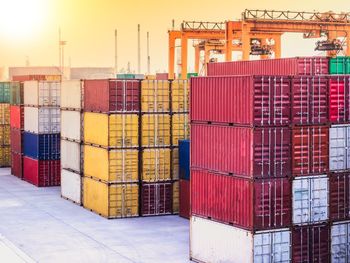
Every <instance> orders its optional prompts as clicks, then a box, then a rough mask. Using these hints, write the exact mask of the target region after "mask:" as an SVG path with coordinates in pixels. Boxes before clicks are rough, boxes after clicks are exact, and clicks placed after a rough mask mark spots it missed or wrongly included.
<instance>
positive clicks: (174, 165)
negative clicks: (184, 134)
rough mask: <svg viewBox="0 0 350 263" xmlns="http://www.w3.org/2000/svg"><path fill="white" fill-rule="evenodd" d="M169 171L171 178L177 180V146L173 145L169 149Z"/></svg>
mask: <svg viewBox="0 0 350 263" xmlns="http://www.w3.org/2000/svg"><path fill="white" fill-rule="evenodd" d="M171 171H172V179H173V180H179V179H180V178H179V148H178V147H173V148H172V149H171Z"/></svg>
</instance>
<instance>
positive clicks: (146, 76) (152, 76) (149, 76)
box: [145, 75, 156, 79]
mask: <svg viewBox="0 0 350 263" xmlns="http://www.w3.org/2000/svg"><path fill="white" fill-rule="evenodd" d="M145 79H156V75H145Z"/></svg>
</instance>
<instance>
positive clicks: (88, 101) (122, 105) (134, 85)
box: [84, 80, 140, 112]
mask: <svg viewBox="0 0 350 263" xmlns="http://www.w3.org/2000/svg"><path fill="white" fill-rule="evenodd" d="M139 105H140V80H85V81H84V108H85V110H86V111H92V112H138V111H139V110H140V106H139Z"/></svg>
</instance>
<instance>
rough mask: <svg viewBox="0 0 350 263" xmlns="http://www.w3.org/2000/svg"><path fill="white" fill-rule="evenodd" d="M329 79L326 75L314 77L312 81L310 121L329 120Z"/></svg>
mask: <svg viewBox="0 0 350 263" xmlns="http://www.w3.org/2000/svg"><path fill="white" fill-rule="evenodd" d="M327 93H328V81H327V79H326V78H325V77H313V78H312V81H311V94H312V95H311V104H309V106H310V123H311V124H320V123H327V121H328V99H327Z"/></svg>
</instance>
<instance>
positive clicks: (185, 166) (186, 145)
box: [179, 140, 190, 181]
mask: <svg viewBox="0 0 350 263" xmlns="http://www.w3.org/2000/svg"><path fill="white" fill-rule="evenodd" d="M179 172H180V175H179V176H180V179H183V180H188V181H189V180H190V140H179Z"/></svg>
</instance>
